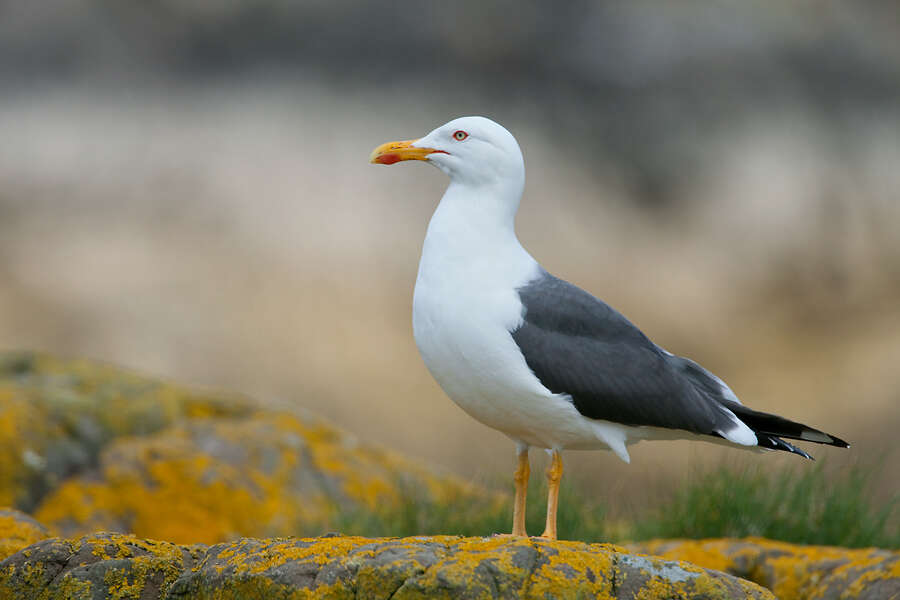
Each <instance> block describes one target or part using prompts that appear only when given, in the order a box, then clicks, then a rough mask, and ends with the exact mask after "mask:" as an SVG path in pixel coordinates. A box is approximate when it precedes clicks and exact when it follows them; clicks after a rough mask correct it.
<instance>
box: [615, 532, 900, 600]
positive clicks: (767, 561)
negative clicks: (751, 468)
mask: <svg viewBox="0 0 900 600" xmlns="http://www.w3.org/2000/svg"><path fill="white" fill-rule="evenodd" d="M629 548H630V549H632V550H635V551H638V552H643V553H647V554H653V555H654V556H661V557H664V558H667V559H671V560H684V561H688V562H690V563H693V564H696V565H700V566H703V567H706V568H708V569H716V570H720V571H725V572H727V573H731V574H732V575H736V576H738V577H741V578H743V579H747V580H750V581H753V582H756V583H758V584H760V585H762V586H765V587H766V588H768V589H770V590H772V591H773V592H774V593H775V595H776V596H777V597H778V598H780V600H806V599H808V598H817V599H821V600H831V599H838V598H841V599H844V598H854V599H857V600H891V599H900V552H892V551H889V550H880V549H877V548H867V549H859V550H857V549H847V548H836V547H832V546H802V545H797V544H788V543H784V542H774V541H771V540H767V539H764V538H747V539H740V540H729V539H719V540H657V541H652V542H645V543H641V544H632V545H630V546H629Z"/></svg>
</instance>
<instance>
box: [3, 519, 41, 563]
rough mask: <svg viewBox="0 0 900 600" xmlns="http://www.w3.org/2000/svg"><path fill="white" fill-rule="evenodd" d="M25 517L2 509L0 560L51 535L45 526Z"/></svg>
mask: <svg viewBox="0 0 900 600" xmlns="http://www.w3.org/2000/svg"><path fill="white" fill-rule="evenodd" d="M24 517H25V515H23V514H22V513H17V512H15V511H12V510H7V509H0V561H2V560H3V559H5V558H6V557H7V556H11V555H13V554H15V553H16V552H18V551H19V550H21V549H22V548H25V547H26V546H30V545H31V544H33V543H35V542H38V541H40V540H42V539H44V538H47V537H49V536H48V532H47V531H46V530H44V528H43V527H41V526H39V525H37V524H35V523H33V522H31V521H30V520H28V519H27V518H24Z"/></svg>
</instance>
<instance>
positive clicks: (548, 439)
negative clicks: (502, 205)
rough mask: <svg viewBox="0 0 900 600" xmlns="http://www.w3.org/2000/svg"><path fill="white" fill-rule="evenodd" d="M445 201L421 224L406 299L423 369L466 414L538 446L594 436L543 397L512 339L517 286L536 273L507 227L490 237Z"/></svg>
mask: <svg viewBox="0 0 900 600" xmlns="http://www.w3.org/2000/svg"><path fill="white" fill-rule="evenodd" d="M459 218H460V215H458V214H457V213H456V211H454V207H453V205H452V204H449V203H447V202H446V198H445V202H442V203H441V206H440V207H439V208H438V210H437V211H436V212H435V215H434V217H433V218H432V221H431V223H430V224H429V227H428V233H427V235H426V239H425V244H424V247H423V251H422V259H421V262H420V264H419V274H418V278H417V280H416V290H415V295H414V299H413V331H414V334H415V339H416V345H417V346H418V348H419V352H420V353H421V355H422V359H423V360H424V361H425V365H426V366H427V367H428V370H429V371H430V372H431V374H432V375H433V376H434V378H435V379H436V380H437V382H438V383H439V384H440V386H441V387H442V388H443V389H444V391H445V392H446V393H447V395H448V396H450V398H451V399H452V400H453V401H454V402H456V403H457V404H458V405H459V406H460V407H461V408H462V409H463V410H465V411H466V412H467V413H468V414H469V415H471V416H472V417H474V418H475V419H477V420H478V421H481V422H482V423H484V424H485V425H488V426H489V427H493V428H494V429H498V430H500V431H502V432H504V433H506V434H507V435H509V436H510V437H512V438H513V439H515V440H517V441H521V442H525V443H527V444H530V445H534V446H538V447H545V448H552V447H557V448H563V447H575V446H578V445H582V444H581V443H580V442H584V441H588V440H589V441H590V442H592V443H593V445H594V446H596V445H597V442H598V439H597V435H596V430H595V427H594V426H592V424H591V422H590V421H589V420H587V419H585V418H584V417H582V416H581V415H580V414H579V413H578V411H577V410H576V409H575V407H574V406H573V405H572V403H571V401H569V400H568V399H567V398H566V397H563V396H559V395H555V394H552V393H551V392H550V391H549V390H547V389H546V388H545V387H544V386H543V385H542V384H541V382H540V381H539V380H538V378H537V377H535V375H534V374H533V373H532V371H531V369H529V368H528V365H527V364H526V362H525V359H524V357H523V356H522V353H521V351H520V350H519V347H518V346H517V345H516V343H515V341H514V340H513V338H512V335H510V331H513V330H514V329H515V328H516V327H517V326H518V325H519V324H521V321H522V314H523V308H522V303H521V301H520V299H519V295H518V293H517V291H516V290H517V288H519V287H521V286H522V285H524V284H526V283H527V282H528V281H530V280H532V279H534V278H535V277H537V276H538V274H539V273H540V267H539V266H538V264H537V262H535V260H534V259H533V258H532V257H531V256H530V255H529V254H528V253H527V252H526V251H525V250H524V249H523V248H522V246H521V245H520V244H519V242H518V240H517V239H516V237H515V234H514V233H513V232H512V230H511V228H510V230H509V231H508V232H507V231H500V234H499V235H498V230H497V229H496V228H493V229H492V230H491V231H490V232H489V235H485V233H486V232H485V231H482V230H480V229H479V228H478V227H469V226H467V224H466V225H464V224H461V223H460V222H459Z"/></svg>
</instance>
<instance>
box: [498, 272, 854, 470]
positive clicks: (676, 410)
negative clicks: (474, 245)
mask: <svg viewBox="0 0 900 600" xmlns="http://www.w3.org/2000/svg"><path fill="white" fill-rule="evenodd" d="M518 292H519V298H520V299H521V301H522V305H523V307H524V310H525V314H524V315H523V323H522V325H521V326H519V327H518V328H517V329H516V330H515V331H512V332H511V334H512V337H513V339H514V340H515V342H516V344H518V346H519V349H520V350H521V351H522V355H523V356H524V357H525V362H526V363H527V364H528V367H529V368H530V369H531V370H532V371H533V372H534V374H535V375H536V376H537V377H538V379H540V381H541V383H542V384H543V385H544V387H546V388H547V389H549V390H550V391H551V392H554V393H557V394H560V393H564V394H568V395H569V396H571V397H572V401H573V403H574V404H575V408H577V409H578V412H580V413H581V414H582V415H584V416H586V417H589V418H591V419H603V420H606V421H613V422H615V423H623V424H625V425H647V426H655V427H665V428H669V429H684V430H686V431H691V432H693V433H700V434H707V435H714V436H719V437H722V434H721V433H720V432H727V431H729V430H731V429H732V428H733V427H735V419H739V420H740V421H742V422H743V423H744V424H746V425H747V426H748V427H750V429H751V430H752V431H753V432H754V433H755V434H756V438H757V445H759V446H762V447H764V448H771V449H773V450H784V451H787V452H793V453H794V454H799V455H800V456H804V457H806V458H810V456H809V455H808V454H807V453H806V452H804V451H803V450H800V449H799V448H796V447H794V446H793V445H791V444H789V443H787V442H785V441H784V440H782V439H781V438H782V437H785V438H788V439H797V440H805V441H810V442H816V443H819V444H828V445H831V446H838V447H842V448H846V447H848V446H849V444H847V442H845V441H844V440H842V439H840V438H838V437H836V436H833V435H831V434H827V433H824V432H822V431H820V430H818V429H814V428H812V427H809V426H808V425H804V424H802V423H797V422H795V421H790V420H788V419H785V418H783V417H779V416H778V415H772V414H769V413H763V412H759V411H755V410H752V409H750V408H747V407H745V406H743V405H742V404H741V403H740V402H738V399H737V397H736V396H735V395H734V393H733V392H732V391H731V390H730V389H728V387H727V386H726V385H725V384H724V383H723V382H722V380H721V379H719V378H718V377H716V376H715V375H713V374H712V373H710V372H709V371H707V370H706V369H704V368H703V367H701V366H700V365H698V364H697V363H695V362H693V361H691V360H688V359H686V358H682V357H680V356H675V355H673V354H669V353H668V352H666V351H664V350H662V349H661V348H659V347H658V346H657V345H656V344H654V343H653V342H651V341H650V340H649V339H648V338H647V336H646V335H644V334H643V333H642V332H641V330H640V329H638V328H637V327H635V326H634V325H632V324H631V322H630V321H629V320H628V319H626V318H625V317H624V316H623V315H622V314H621V313H619V312H617V311H616V310H615V309H613V308H612V307H610V306H609V305H608V304H606V303H605V302H603V301H602V300H599V299H597V298H595V297H594V296H592V295H591V294H589V293H587V292H585V291H584V290H582V289H580V288H578V287H576V286H574V285H572V284H571V283H568V282H566V281H563V280H562V279H558V278H556V277H554V276H553V275H550V274H549V273H547V272H542V274H541V276H540V277H538V278H537V279H535V280H534V281H532V282H530V283H529V284H527V285H525V286H524V287H522V288H519V290H518Z"/></svg>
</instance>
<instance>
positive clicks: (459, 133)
mask: <svg viewBox="0 0 900 600" xmlns="http://www.w3.org/2000/svg"><path fill="white" fill-rule="evenodd" d="M467 137H469V134H468V133H466V132H465V131H463V130H462V129H460V130H458V131H456V132H454V133H453V139H454V140H456V141H457V142H461V141H463V140H464V139H466V138H467Z"/></svg>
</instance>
